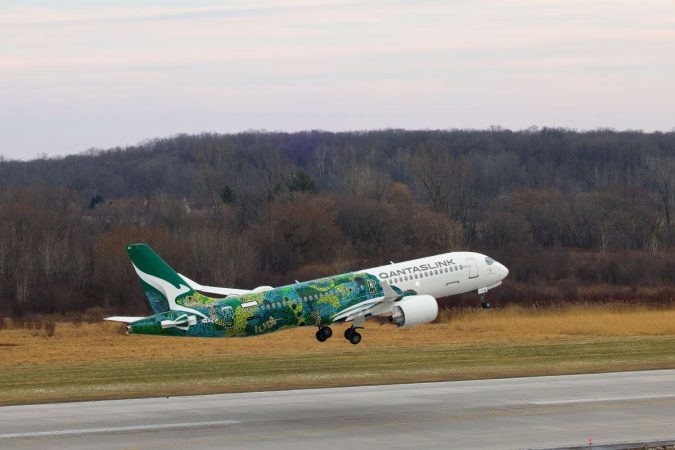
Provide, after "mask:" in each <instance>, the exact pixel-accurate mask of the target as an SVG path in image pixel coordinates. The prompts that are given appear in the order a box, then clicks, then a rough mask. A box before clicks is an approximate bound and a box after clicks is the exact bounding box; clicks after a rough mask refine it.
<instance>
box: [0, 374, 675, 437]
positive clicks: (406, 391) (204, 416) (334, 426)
mask: <svg viewBox="0 0 675 450" xmlns="http://www.w3.org/2000/svg"><path fill="white" fill-rule="evenodd" d="M355 370H358V369H355ZM186 382H187V381H186ZM0 395H1V393H0ZM589 437H591V438H592V439H593V444H595V445H597V444H608V443H614V442H620V441H633V442H635V441H656V440H665V441H671V440H672V441H675V370H661V371H650V372H625V373H610V374H596V375H570V376H559V377H536V378H512V379H500V380H478V381H457V382H448V383H422V384H407V385H390V386H370V387H354V388H337V389H308V390H300V391H283V392H254V393H247V394H224V395H203V396H191V397H172V398H152V399H137V400H116V401H98V402H82V403H61V404H48V405H27V406H10V407H3V408H0V448H2V449H5V448H9V449H12V448H20V449H23V448H36V449H37V448H50V449H66V448H67V449H90V448H134V449H187V448H190V449H193V448H194V449H197V448H202V449H215V448H246V449H258V448H293V449H298V448H312V449H317V448H349V449H354V448H409V447H411V446H412V447H419V448H425V449H426V448H481V449H488V448H497V449H504V448H552V447H565V446H577V445H585V444H587V442H588V438H589Z"/></svg>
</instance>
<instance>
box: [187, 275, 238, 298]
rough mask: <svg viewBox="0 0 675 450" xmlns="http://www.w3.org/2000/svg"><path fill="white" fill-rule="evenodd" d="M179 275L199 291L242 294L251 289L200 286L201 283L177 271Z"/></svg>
mask: <svg viewBox="0 0 675 450" xmlns="http://www.w3.org/2000/svg"><path fill="white" fill-rule="evenodd" d="M178 275H180V277H181V278H182V279H183V280H185V283H187V285H188V286H190V287H191V288H192V289H194V290H195V291H199V292H204V293H207V294H218V295H242V294H248V293H249V292H251V291H247V290H245V289H232V288H222V287H214V286H202V285H201V284H199V283H197V282H196V281H193V280H191V279H189V278H188V277H186V276H185V275H183V274H182V273H179V274H178Z"/></svg>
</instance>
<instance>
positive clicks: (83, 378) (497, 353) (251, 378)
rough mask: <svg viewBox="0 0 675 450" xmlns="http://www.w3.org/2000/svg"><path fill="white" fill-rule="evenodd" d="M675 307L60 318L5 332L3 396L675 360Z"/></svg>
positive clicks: (193, 390)
mask: <svg viewBox="0 0 675 450" xmlns="http://www.w3.org/2000/svg"><path fill="white" fill-rule="evenodd" d="M673 316H675V311H672V310H651V309H642V308H622V309H616V308H614V307H611V308H610V307H607V308H604V309H598V308H597V307H592V308H591V307H589V308H581V309H580V308H572V309H556V310H551V309H546V310H520V309H508V310H502V311H490V312H487V313H485V312H481V311H461V312H455V314H451V315H450V316H449V317H445V321H444V322H443V323H439V324H433V325H425V326H421V327H416V328H413V329H410V330H396V329H394V328H393V327H391V326H388V325H373V326H369V327H368V328H367V329H366V330H365V331H364V333H363V334H364V341H363V343H362V344H360V345H358V346H352V345H350V344H349V343H347V342H346V341H345V340H344V339H342V337H341V333H342V328H341V327H340V328H338V327H335V328H334V337H333V338H332V339H330V340H329V341H328V342H326V343H323V344H322V343H318V342H316V341H315V340H314V337H313V334H314V333H313V330H312V329H307V328H305V329H295V330H289V331H285V332H280V333H275V334H271V335H267V336H261V337H257V338H249V339H182V338H167V337H155V336H133V335H132V336H125V335H123V334H120V326H118V325H115V324H108V323H105V324H101V323H96V324H80V325H74V324H66V323H59V324H57V326H56V329H55V332H54V333H53V336H52V337H47V335H45V334H40V333H36V332H35V330H32V331H28V330H24V329H5V330H2V331H0V344H1V345H0V361H2V363H1V364H0V404H2V405H10V404H21V403H39V402H54V401H71V400H93V399H110V398H127V397H145V396H172V395H185V394H200V393H222V392H243V391H258V390H270V389H295V388H308V387H329V386H350V385H365V384H381V383H408V382H423V381H443V380H462V379H475V378H494V377H510V376H533V375H555V374H570V373H590V372H605V371H622V370H645V369H659V368H675V332H674V331H673V330H672V328H671V325H670V324H671V323H673V318H675V317H673Z"/></svg>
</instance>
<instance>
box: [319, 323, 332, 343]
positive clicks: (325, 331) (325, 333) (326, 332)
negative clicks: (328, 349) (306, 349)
mask: <svg viewBox="0 0 675 450" xmlns="http://www.w3.org/2000/svg"><path fill="white" fill-rule="evenodd" d="M332 335H333V330H331V329H330V327H323V326H322V327H319V330H318V331H317V332H316V340H317V341H319V342H324V341H326V340H328V338H330V337H331V336H332Z"/></svg>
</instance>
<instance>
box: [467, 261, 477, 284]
mask: <svg viewBox="0 0 675 450" xmlns="http://www.w3.org/2000/svg"><path fill="white" fill-rule="evenodd" d="M466 263H467V264H468V265H469V279H471V278H478V265H477V264H476V258H473V257H470V258H466Z"/></svg>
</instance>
